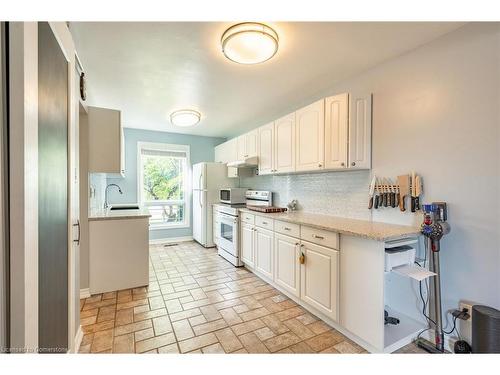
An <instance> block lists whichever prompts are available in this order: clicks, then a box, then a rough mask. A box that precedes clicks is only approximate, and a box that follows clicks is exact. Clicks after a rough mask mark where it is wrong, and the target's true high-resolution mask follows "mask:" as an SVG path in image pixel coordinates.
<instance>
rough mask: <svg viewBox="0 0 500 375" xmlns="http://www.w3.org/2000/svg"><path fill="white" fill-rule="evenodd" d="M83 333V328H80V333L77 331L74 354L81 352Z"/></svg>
mask: <svg viewBox="0 0 500 375" xmlns="http://www.w3.org/2000/svg"><path fill="white" fill-rule="evenodd" d="M82 339H83V331H82V326H78V331H76V336H75V342H74V343H73V352H72V353H78V351H79V350H80V345H81V344H82Z"/></svg>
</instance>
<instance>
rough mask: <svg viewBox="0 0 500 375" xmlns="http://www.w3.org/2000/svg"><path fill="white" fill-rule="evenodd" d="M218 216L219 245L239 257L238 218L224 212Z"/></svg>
mask: <svg viewBox="0 0 500 375" xmlns="http://www.w3.org/2000/svg"><path fill="white" fill-rule="evenodd" d="M218 217H219V222H218V223H217V236H218V237H219V238H218V241H219V244H218V245H219V247H221V248H223V249H224V250H226V251H227V252H228V253H230V254H231V255H233V256H235V257H238V218H237V217H234V216H231V215H226V214H224V213H222V212H219V213H218Z"/></svg>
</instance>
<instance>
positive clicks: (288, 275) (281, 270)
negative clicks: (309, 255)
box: [274, 233, 300, 297]
mask: <svg viewBox="0 0 500 375" xmlns="http://www.w3.org/2000/svg"><path fill="white" fill-rule="evenodd" d="M299 248H300V241H299V240H298V239H296V238H293V237H289V236H284V235H282V234H278V233H275V234H274V282H275V283H276V284H278V285H279V286H281V287H282V288H283V289H285V290H286V291H288V292H290V293H292V294H293V295H294V296H296V297H300V263H299V256H300V251H299Z"/></svg>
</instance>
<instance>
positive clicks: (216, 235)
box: [212, 207, 219, 246]
mask: <svg viewBox="0 0 500 375" xmlns="http://www.w3.org/2000/svg"><path fill="white" fill-rule="evenodd" d="M212 215H213V216H212V223H213V226H212V231H213V232H212V233H213V234H214V244H215V246H218V245H219V231H218V230H217V229H218V226H219V215H218V214H217V209H216V208H215V207H214V208H213V214H212Z"/></svg>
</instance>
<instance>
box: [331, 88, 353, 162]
mask: <svg viewBox="0 0 500 375" xmlns="http://www.w3.org/2000/svg"><path fill="white" fill-rule="evenodd" d="M348 105H349V94H347V93H346V94H340V95H335V96H330V97H329V98H326V99H325V168H327V169H338V168H346V167H347V129H348V121H347V116H348Z"/></svg>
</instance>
